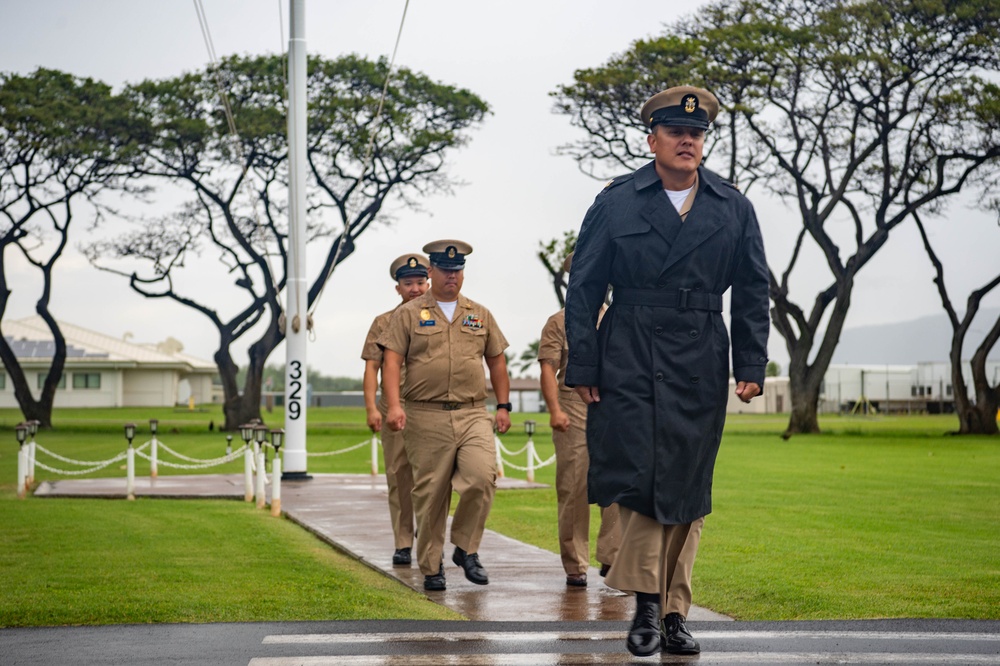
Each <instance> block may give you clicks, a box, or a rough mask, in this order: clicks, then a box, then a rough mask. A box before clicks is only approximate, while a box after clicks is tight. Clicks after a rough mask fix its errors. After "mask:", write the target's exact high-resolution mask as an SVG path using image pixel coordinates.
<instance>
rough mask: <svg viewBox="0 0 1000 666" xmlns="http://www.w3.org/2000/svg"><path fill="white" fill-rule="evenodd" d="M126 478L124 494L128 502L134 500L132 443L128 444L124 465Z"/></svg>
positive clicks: (133, 451) (133, 455) (133, 454)
mask: <svg viewBox="0 0 1000 666" xmlns="http://www.w3.org/2000/svg"><path fill="white" fill-rule="evenodd" d="M126 469H127V472H126V474H127V477H126V480H125V494H126V495H128V498H129V499H130V500H134V499H135V449H133V448H132V442H129V443H128V463H127V464H126Z"/></svg>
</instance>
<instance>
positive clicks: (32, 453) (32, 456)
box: [25, 437, 35, 488]
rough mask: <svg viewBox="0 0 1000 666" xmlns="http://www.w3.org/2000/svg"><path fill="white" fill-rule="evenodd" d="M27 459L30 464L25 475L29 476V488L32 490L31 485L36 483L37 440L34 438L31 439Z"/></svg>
mask: <svg viewBox="0 0 1000 666" xmlns="http://www.w3.org/2000/svg"><path fill="white" fill-rule="evenodd" d="M27 459H28V464H27V469H26V470H25V474H26V476H27V480H26V483H27V486H28V487H29V488H30V487H31V484H33V483H34V482H35V438H34V437H32V438H31V443H30V444H28V451H27Z"/></svg>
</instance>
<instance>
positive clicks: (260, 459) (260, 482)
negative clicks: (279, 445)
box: [257, 447, 267, 509]
mask: <svg viewBox="0 0 1000 666" xmlns="http://www.w3.org/2000/svg"><path fill="white" fill-rule="evenodd" d="M260 449H261V450H260V453H258V454H257V508H258V509H263V508H264V505H265V504H266V500H267V497H266V492H265V490H264V479H265V478H266V477H267V470H266V469H264V467H265V463H264V447H260Z"/></svg>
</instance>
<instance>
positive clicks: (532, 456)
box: [528, 435, 535, 483]
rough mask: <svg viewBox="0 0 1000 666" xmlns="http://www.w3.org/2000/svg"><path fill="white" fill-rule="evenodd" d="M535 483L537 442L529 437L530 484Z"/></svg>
mask: <svg viewBox="0 0 1000 666" xmlns="http://www.w3.org/2000/svg"><path fill="white" fill-rule="evenodd" d="M534 482H535V440H533V439H531V435H528V483H534Z"/></svg>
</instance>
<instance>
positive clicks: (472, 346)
mask: <svg viewBox="0 0 1000 666" xmlns="http://www.w3.org/2000/svg"><path fill="white" fill-rule="evenodd" d="M461 329H462V335H461V336H460V337H459V340H460V343H459V344H461V345H462V355H463V356H465V357H468V358H475V359H477V360H478V359H481V358H482V357H483V356H484V355H485V352H486V338H487V337H488V336H487V334H486V329H485V328H471V327H469V326H462V327H461Z"/></svg>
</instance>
